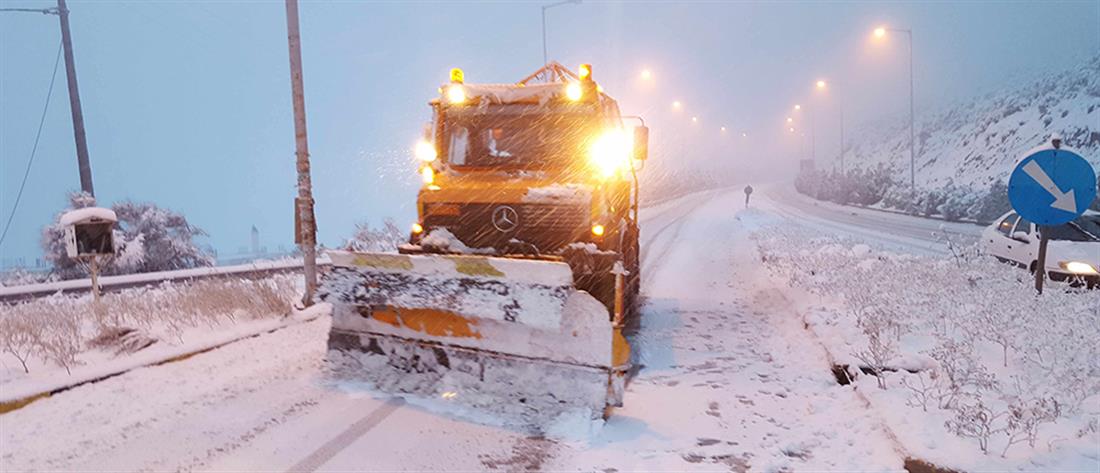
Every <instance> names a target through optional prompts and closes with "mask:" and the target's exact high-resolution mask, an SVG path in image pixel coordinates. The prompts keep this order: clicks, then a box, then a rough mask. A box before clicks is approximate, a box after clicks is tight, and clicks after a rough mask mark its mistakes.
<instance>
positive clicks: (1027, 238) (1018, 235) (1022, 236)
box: [1012, 232, 1031, 243]
mask: <svg viewBox="0 0 1100 473" xmlns="http://www.w3.org/2000/svg"><path fill="white" fill-rule="evenodd" d="M1012 239H1013V240H1016V241H1019V242H1023V243H1031V235H1030V234H1028V233H1027V232H1013V233H1012Z"/></svg>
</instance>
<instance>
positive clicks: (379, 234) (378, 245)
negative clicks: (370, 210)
mask: <svg viewBox="0 0 1100 473" xmlns="http://www.w3.org/2000/svg"><path fill="white" fill-rule="evenodd" d="M408 238H409V235H408V232H404V231H402V230H401V229H400V228H398V227H397V225H396V224H395V223H393V220H389V219H387V220H386V221H385V222H384V223H383V224H382V228H379V229H373V228H371V227H370V224H367V223H360V224H357V225H355V233H354V234H352V236H351V238H348V239H346V240H344V249H346V250H351V251H368V252H382V253H392V252H396V251H397V247H398V246H400V245H402V244H404V243H406V242H407V241H408Z"/></svg>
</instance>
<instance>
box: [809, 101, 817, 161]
mask: <svg viewBox="0 0 1100 473" xmlns="http://www.w3.org/2000/svg"><path fill="white" fill-rule="evenodd" d="M809 112H810V160H812V161H813V162H814V165H817V124H816V123H815V121H814V115H815V114H814V107H812V106H811V107H810V110H809Z"/></svg>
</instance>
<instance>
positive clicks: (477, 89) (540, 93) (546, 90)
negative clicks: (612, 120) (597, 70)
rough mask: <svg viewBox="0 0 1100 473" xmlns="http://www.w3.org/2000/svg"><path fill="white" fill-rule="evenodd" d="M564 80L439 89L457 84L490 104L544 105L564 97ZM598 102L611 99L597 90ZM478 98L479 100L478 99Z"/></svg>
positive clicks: (472, 85) (473, 97)
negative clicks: (544, 82)
mask: <svg viewBox="0 0 1100 473" xmlns="http://www.w3.org/2000/svg"><path fill="white" fill-rule="evenodd" d="M567 85H568V84H567V83H564V82H551V83H546V84H531V85H523V84H445V85H443V86H442V87H441V90H444V91H445V90H446V89H447V87H454V86H459V87H462V90H463V92H465V95H466V97H467V98H469V99H480V100H484V101H486V102H488V103H491V104H498V105H502V104H539V105H544V104H547V103H550V102H552V101H554V100H557V99H560V98H562V97H565V88H566V86H567ZM597 96H598V97H599V99H598V101H597V102H599V103H602V102H604V101H607V100H613V99H611V98H610V97H608V96H607V94H604V93H603V92H597ZM480 100H479V101H480ZM441 102H445V101H444V100H442V98H441V97H436V98H433V99H432V100H431V103H433V104H437V103H441Z"/></svg>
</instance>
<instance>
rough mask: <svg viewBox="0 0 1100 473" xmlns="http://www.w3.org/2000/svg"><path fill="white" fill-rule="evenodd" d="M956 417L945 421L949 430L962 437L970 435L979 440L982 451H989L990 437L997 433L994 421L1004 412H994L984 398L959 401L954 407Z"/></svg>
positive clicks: (945, 425)
mask: <svg viewBox="0 0 1100 473" xmlns="http://www.w3.org/2000/svg"><path fill="white" fill-rule="evenodd" d="M954 414H955V417H954V418H953V419H951V420H949V421H947V422H945V423H944V427H946V428H947V430H948V431H950V432H953V433H954V434H955V435H958V436H960V437H970V438H973V439H976V440H977V441H978V446H979V447H980V448H981V449H982V453H989V438H990V437H992V436H993V434H995V433H997V429H996V428H994V423H996V422H997V419H999V418H1001V417H1002V416H1003V415H1004V413H994V412H993V410H992V409H990V408H989V407H988V406H986V405H985V403H983V402H982V400H981V399H980V398H979V399H976V400H974V401H973V402H967V403H959V404H958V405H957V406H956V407H955V409H954Z"/></svg>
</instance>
